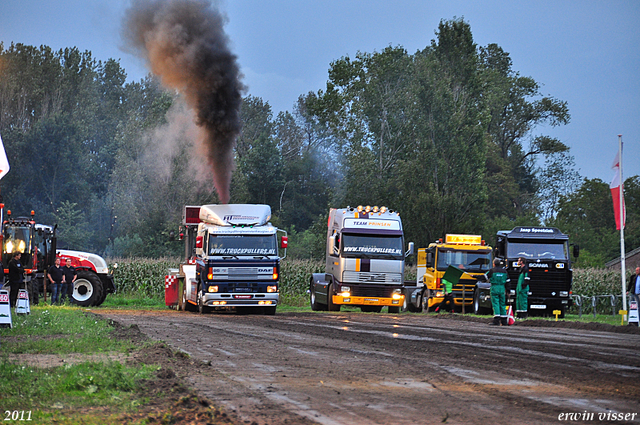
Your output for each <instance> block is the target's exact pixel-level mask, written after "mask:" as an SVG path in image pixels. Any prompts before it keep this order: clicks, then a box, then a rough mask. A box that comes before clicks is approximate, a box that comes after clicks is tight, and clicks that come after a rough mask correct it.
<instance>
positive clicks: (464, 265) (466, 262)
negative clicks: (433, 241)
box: [438, 248, 491, 272]
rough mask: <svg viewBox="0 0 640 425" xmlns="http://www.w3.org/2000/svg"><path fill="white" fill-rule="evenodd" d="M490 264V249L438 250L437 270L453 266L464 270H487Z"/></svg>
mask: <svg viewBox="0 0 640 425" xmlns="http://www.w3.org/2000/svg"><path fill="white" fill-rule="evenodd" d="M490 264H491V251H461V250H455V249H446V248H445V249H439V250H438V270H446V269H447V267H449V266H450V265H451V266H455V267H457V268H459V269H460V270H464V271H466V272H487V271H489V269H490Z"/></svg>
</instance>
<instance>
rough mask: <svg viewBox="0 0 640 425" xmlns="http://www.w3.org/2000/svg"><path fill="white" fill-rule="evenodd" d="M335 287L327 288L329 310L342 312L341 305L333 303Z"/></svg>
mask: <svg viewBox="0 0 640 425" xmlns="http://www.w3.org/2000/svg"><path fill="white" fill-rule="evenodd" d="M332 294H333V285H331V284H330V285H329V286H328V287H327V310H329V311H340V307H341V306H340V304H334V303H333V295H332Z"/></svg>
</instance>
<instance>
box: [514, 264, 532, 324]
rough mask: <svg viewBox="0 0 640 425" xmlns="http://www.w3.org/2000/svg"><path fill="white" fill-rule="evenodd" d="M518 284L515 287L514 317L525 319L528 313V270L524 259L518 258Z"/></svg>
mask: <svg viewBox="0 0 640 425" xmlns="http://www.w3.org/2000/svg"><path fill="white" fill-rule="evenodd" d="M518 269H519V271H520V275H519V276H518V284H517V285H516V317H518V318H519V319H526V318H527V314H528V311H529V268H528V267H527V262H526V260H525V259H524V258H522V257H520V258H518Z"/></svg>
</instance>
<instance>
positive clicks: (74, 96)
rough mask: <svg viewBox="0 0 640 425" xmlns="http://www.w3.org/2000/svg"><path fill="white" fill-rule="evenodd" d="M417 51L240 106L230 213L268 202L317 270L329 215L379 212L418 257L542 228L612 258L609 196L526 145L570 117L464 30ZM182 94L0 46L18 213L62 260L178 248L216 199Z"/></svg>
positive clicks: (461, 24) (634, 218) (632, 192)
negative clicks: (193, 218)
mask: <svg viewBox="0 0 640 425" xmlns="http://www.w3.org/2000/svg"><path fill="white" fill-rule="evenodd" d="M435 35H436V37H435V39H434V40H432V41H431V44H430V45H428V46H426V47H425V48H424V49H422V50H419V51H417V52H415V53H409V52H407V51H406V50H405V49H404V48H403V47H401V46H395V47H393V46H387V47H385V48H383V49H382V50H380V51H374V52H359V53H357V54H356V55H355V56H354V57H348V56H345V57H342V58H339V59H337V60H335V61H334V62H332V63H331V64H329V72H328V81H327V84H326V88H324V89H323V90H319V91H317V92H309V93H306V94H302V95H300V97H299V98H298V100H297V102H296V103H295V104H294V105H293V106H292V108H291V111H284V112H280V113H278V114H277V115H276V116H274V114H273V111H272V109H271V106H270V105H269V103H268V100H264V99H261V98H259V97H255V96H251V95H250V94H248V95H246V97H245V98H244V99H243V103H242V108H241V117H242V122H243V128H242V133H241V134H240V137H239V138H238V140H237V143H236V146H235V151H234V154H235V155H234V156H235V171H234V173H233V178H232V183H231V200H230V202H232V203H265V204H269V205H271V208H272V212H273V217H272V222H273V223H274V224H276V225H277V226H279V227H281V228H284V229H286V230H288V231H289V233H290V255H292V256H294V257H300V258H321V257H322V256H323V255H324V240H325V232H326V219H327V215H328V209H329V208H331V207H344V206H347V205H351V206H357V205H379V206H381V205H385V206H387V207H389V208H392V209H394V210H397V211H399V212H400V214H401V216H402V217H403V222H404V228H405V231H406V238H407V241H414V242H415V243H416V244H417V245H418V246H426V245H427V244H428V243H429V242H431V241H433V240H435V239H438V238H440V237H443V236H444V234H445V233H473V234H481V235H483V238H484V239H486V240H487V242H488V243H490V244H491V243H493V242H494V241H495V233H496V231H497V230H508V229H512V228H514V227H516V226H519V225H548V226H556V227H558V228H560V229H561V230H562V231H564V232H566V233H569V234H570V235H571V240H572V242H573V243H577V244H579V245H580V246H581V257H580V259H579V260H578V262H579V263H582V264H583V265H585V266H601V265H603V264H604V262H605V261H607V260H609V259H611V258H614V257H616V256H617V255H619V245H618V243H619V239H618V238H619V236H618V232H617V231H616V230H615V222H614V217H613V208H612V202H611V195H610V192H609V189H608V183H606V182H603V181H601V180H599V179H586V178H583V177H581V176H580V174H579V173H578V172H577V171H576V170H575V164H574V160H573V157H572V156H571V154H570V151H569V148H568V147H567V146H566V145H565V144H564V143H563V142H562V141H560V140H558V139H556V138H552V137H549V136H546V135H544V134H538V133H537V129H539V128H541V127H544V126H558V125H565V124H567V123H568V122H569V121H570V114H569V107H568V105H567V102H565V101H562V100H560V99H556V98H553V97H550V96H543V95H542V94H541V92H540V84H539V83H538V82H536V81H535V80H534V79H533V78H532V77H526V76H522V75H520V74H519V73H518V72H517V71H516V70H514V69H513V64H512V60H511V58H510V56H509V54H508V53H507V52H505V51H504V50H503V49H502V48H501V47H500V46H498V45H497V44H489V45H487V46H478V45H477V44H476V43H475V42H474V40H473V36H472V32H471V27H470V25H469V24H468V23H467V22H465V21H464V20H462V19H453V20H443V21H441V22H440V24H439V26H438V28H437V30H436V34H435ZM189 116H190V115H189V111H188V110H186V107H185V106H184V103H183V102H182V100H181V98H180V96H179V95H178V94H176V93H173V92H167V91H165V90H163V89H162V88H161V87H160V85H159V84H158V82H157V81H156V80H155V79H154V78H153V77H152V76H151V75H149V76H147V77H146V78H145V79H143V80H140V81H138V82H127V81H126V72H125V70H124V69H123V68H122V67H121V66H120V64H119V63H118V62H117V61H115V60H113V59H108V60H107V61H104V62H103V61H100V60H96V59H95V58H93V57H92V55H91V52H89V51H85V52H81V51H79V50H78V49H77V48H66V49H61V50H59V51H53V50H52V49H51V48H49V47H47V46H40V47H34V46H27V45H23V44H17V43H12V44H11V45H10V46H4V45H2V44H0V135H1V136H2V139H3V142H4V146H5V149H6V151H7V156H8V159H9V163H10V164H11V172H10V173H9V174H7V175H6V176H5V177H4V178H3V179H2V181H0V194H1V195H2V197H3V200H4V203H5V204H6V206H7V208H8V209H11V210H13V213H14V214H15V215H26V214H28V212H29V211H31V210H35V211H36V219H37V221H38V222H41V223H47V224H54V223H56V224H58V232H59V244H60V246H61V247H68V248H72V249H81V250H89V251H94V252H97V253H100V254H103V255H107V256H129V257H132V256H139V257H159V256H165V255H179V254H180V253H182V247H181V245H180V242H178V241H176V234H177V232H178V228H179V225H180V221H181V214H182V209H183V206H184V205H198V204H204V203H216V202H218V197H217V194H216V192H215V190H214V188H213V184H212V179H211V172H210V170H208V169H207V167H206V166H205V164H203V162H202V159H201V156H202V155H200V154H199V153H198V152H197V151H196V150H195V147H194V145H193V133H192V132H193V125H194V124H193V120H192V119H190V118H189ZM625 197H626V204H627V228H626V229H625V236H626V240H627V247H629V250H630V249H633V248H635V247H637V246H640V228H639V226H638V224H637V223H638V218H639V217H640V209H639V207H638V205H640V203H639V202H638V201H639V199H638V198H639V197H640V178H639V177H638V176H633V177H631V178H628V179H627V180H626V181H625Z"/></svg>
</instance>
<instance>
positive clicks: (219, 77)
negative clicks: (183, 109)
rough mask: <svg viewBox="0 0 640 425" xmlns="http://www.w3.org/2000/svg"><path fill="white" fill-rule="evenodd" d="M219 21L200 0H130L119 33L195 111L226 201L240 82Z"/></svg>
mask: <svg viewBox="0 0 640 425" xmlns="http://www.w3.org/2000/svg"><path fill="white" fill-rule="evenodd" d="M224 23H225V19H224V17H223V16H222V15H221V14H220V12H219V11H218V10H217V9H215V8H214V7H213V6H212V5H211V4H210V3H208V2H206V1H198V0H134V1H133V2H132V5H131V7H130V8H129V9H128V10H127V13H126V15H125V19H124V25H123V38H124V40H125V42H126V43H127V45H128V46H130V47H132V48H133V49H134V51H135V52H137V53H138V54H139V55H140V56H142V57H143V58H144V59H145V60H146V61H147V63H148V66H149V67H150V69H151V72H152V73H153V74H155V75H156V76H158V77H159V78H160V81H161V82H162V84H163V85H164V86H165V87H167V88H170V89H173V90H177V91H179V92H180V93H182V94H183V95H184V97H185V99H186V102H187V104H188V105H189V107H190V108H191V109H193V110H194V111H195V122H196V124H197V125H198V127H199V128H200V130H201V140H199V142H200V143H202V145H203V147H204V148H205V151H206V152H207V156H208V160H209V163H210V164H211V166H212V169H213V179H214V185H215V187H216V190H217V191H218V195H219V197H220V200H221V202H223V203H227V202H229V186H230V184H231V173H232V171H233V168H234V165H233V147H234V144H235V142H236V138H237V136H238V134H239V132H240V129H241V122H240V104H241V101H242V92H243V91H244V85H243V84H242V82H241V81H240V78H241V74H240V69H239V66H238V64H237V61H236V56H235V55H234V54H232V53H231V51H230V49H229V46H228V45H229V39H228V37H227V35H226V34H225V32H224V28H223V27H224Z"/></svg>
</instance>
